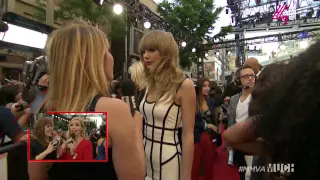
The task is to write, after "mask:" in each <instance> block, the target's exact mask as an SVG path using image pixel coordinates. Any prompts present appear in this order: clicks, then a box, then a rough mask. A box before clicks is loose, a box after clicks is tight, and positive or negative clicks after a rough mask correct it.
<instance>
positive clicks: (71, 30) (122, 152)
mask: <svg viewBox="0 0 320 180" xmlns="http://www.w3.org/2000/svg"><path fill="white" fill-rule="evenodd" d="M109 48H110V47H109V43H108V39H107V38H106V36H105V34H104V33H103V32H102V31H100V30H99V29H98V28H96V27H93V26H89V25H84V24H70V25H67V26H65V27H62V28H60V29H57V30H55V31H54V32H53V33H52V34H51V35H50V37H49V38H48V41H47V45H46V53H47V58H48V62H49V86H48V94H47V96H46V99H47V101H46V106H45V107H46V108H47V110H51V111H52V110H55V111H65V112H67V111H68V112H84V111H91V112H94V111H96V112H108V147H109V148H108V162H107V163H79V162H77V163H56V164H53V166H52V167H51V169H50V170H49V171H48V172H47V171H46V169H45V166H44V165H43V164H42V163H29V177H30V180H38V179H39V180H47V179H49V178H50V180H56V179H57V180H58V179H78V180H87V179H112V180H116V179H118V180H127V179H130V180H141V179H143V178H144V175H145V167H144V158H143V156H144V154H143V147H142V137H141V136H142V133H141V132H142V131H141V126H142V116H141V115H139V114H138V113H136V115H135V116H134V117H133V118H132V116H131V114H130V110H129V107H128V105H127V104H125V103H124V102H123V101H121V100H117V99H113V98H110V97H109V95H110V94H109V83H110V82H111V81H112V79H113V64H114V60H113V57H112V55H111V54H110V52H109ZM130 119H133V120H130ZM78 156H79V155H78ZM64 172H65V173H64Z"/></svg>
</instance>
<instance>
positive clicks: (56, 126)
mask: <svg viewBox="0 0 320 180" xmlns="http://www.w3.org/2000/svg"><path fill="white" fill-rule="evenodd" d="M54 129H55V130H58V129H61V130H63V131H67V130H68V123H67V122H64V121H61V120H54Z"/></svg>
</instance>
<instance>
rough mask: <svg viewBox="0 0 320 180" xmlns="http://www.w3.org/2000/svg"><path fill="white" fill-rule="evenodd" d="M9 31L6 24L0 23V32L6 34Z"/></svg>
mask: <svg viewBox="0 0 320 180" xmlns="http://www.w3.org/2000/svg"><path fill="white" fill-rule="evenodd" d="M8 30H9V26H8V24H7V23H5V22H3V21H0V32H7V31H8Z"/></svg>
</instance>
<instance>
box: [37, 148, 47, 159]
mask: <svg viewBox="0 0 320 180" xmlns="http://www.w3.org/2000/svg"><path fill="white" fill-rule="evenodd" d="M48 154H50V153H49V152H48V151H47V150H45V151H43V152H42V153H40V154H39V155H37V156H36V158H35V160H43V159H44V158H46V157H47V156H48Z"/></svg>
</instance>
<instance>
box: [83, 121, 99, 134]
mask: <svg viewBox="0 0 320 180" xmlns="http://www.w3.org/2000/svg"><path fill="white" fill-rule="evenodd" d="M84 126H85V128H86V132H87V133H90V132H91V131H92V130H93V129H97V124H96V123H95V122H93V121H92V120H90V119H87V121H85V122H84Z"/></svg>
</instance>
